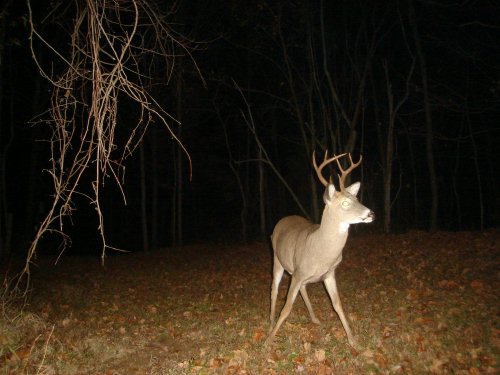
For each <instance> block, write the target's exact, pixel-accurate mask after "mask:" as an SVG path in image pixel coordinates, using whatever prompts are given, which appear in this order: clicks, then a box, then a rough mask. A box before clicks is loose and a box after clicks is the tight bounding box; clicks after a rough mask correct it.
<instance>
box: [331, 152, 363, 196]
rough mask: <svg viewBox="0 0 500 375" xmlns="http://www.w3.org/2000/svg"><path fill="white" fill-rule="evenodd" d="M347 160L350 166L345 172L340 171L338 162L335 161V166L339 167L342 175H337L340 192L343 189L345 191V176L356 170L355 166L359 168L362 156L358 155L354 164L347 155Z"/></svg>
mask: <svg viewBox="0 0 500 375" xmlns="http://www.w3.org/2000/svg"><path fill="white" fill-rule="evenodd" d="M343 155H345V154H343ZM349 160H350V162H351V166H350V167H349V168H347V169H346V170H344V169H342V166H341V165H340V162H339V161H338V160H337V165H338V166H339V169H340V172H341V174H342V175H338V176H339V184H340V191H344V189H345V186H344V182H345V179H346V177H347V175H348V174H349V173H351V172H352V171H353V169H354V168H356V167H357V166H359V165H360V164H361V161H362V160H363V155H360V156H359V160H358V162H357V163H354V162H353V161H352V156H351V154H350V153H349Z"/></svg>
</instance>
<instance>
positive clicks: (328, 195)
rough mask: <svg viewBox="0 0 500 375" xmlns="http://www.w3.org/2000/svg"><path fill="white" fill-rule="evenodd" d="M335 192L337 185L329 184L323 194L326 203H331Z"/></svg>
mask: <svg viewBox="0 0 500 375" xmlns="http://www.w3.org/2000/svg"><path fill="white" fill-rule="evenodd" d="M334 194H335V186H334V185H333V184H328V186H327V187H326V189H325V193H324V194H323V201H324V202H325V204H331V203H332V199H333V196H334Z"/></svg>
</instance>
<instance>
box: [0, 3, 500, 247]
mask: <svg viewBox="0 0 500 375" xmlns="http://www.w3.org/2000/svg"><path fill="white" fill-rule="evenodd" d="M130 3H131V2H130V1H123V9H124V13H123V14H119V15H118V14H117V13H114V12H111V11H110V12H109V13H108V17H110V19H111V20H112V21H113V22H114V23H112V24H113V25H114V26H112V27H111V28H110V29H109V30H107V32H109V33H110V34H112V35H115V36H116V35H119V33H120V31H123V30H126V31H128V32H129V31H130V30H129V25H130V22H131V19H132V18H130V12H129V11H128V10H127V9H128V8H127V7H128V6H129V5H130ZM150 3H151V4H153V5H154V6H155V7H156V8H155V9H157V11H158V12H159V14H164V15H165V17H166V18H165V19H166V20H167V22H168V23H169V25H170V27H171V30H172V31H171V32H172V35H173V36H174V38H177V40H178V41H180V42H182V43H184V45H185V46H186V49H183V48H178V47H176V46H172V44H171V42H172V41H171V40H167V39H165V40H164V41H165V44H166V45H167V47H168V48H170V47H171V48H172V50H171V51H173V52H174V55H175V57H174V56H170V60H168V62H166V61H165V60H162V59H160V58H158V56H157V55H155V53H151V52H157V53H159V52H160V51H161V48H160V46H159V45H158V43H156V44H155V43H153V42H151V40H152V36H151V31H148V30H151V26H149V29H148V25H147V24H146V22H143V24H142V25H141V28H140V34H139V36H138V37H137V39H135V41H136V42H140V43H144V46H145V47H146V48H149V53H137V55H136V56H137V60H136V61H134V62H133V64H134V65H133V66H136V67H139V68H140V69H141V72H142V73H143V74H144V76H143V77H142V78H140V79H139V78H138V76H133V74H130V77H129V78H130V79H132V80H135V81H134V82H135V83H142V84H143V86H144V88H145V89H146V90H147V91H148V92H149V93H150V95H151V97H152V98H154V99H155V100H156V101H157V102H158V103H159V105H161V106H162V107H163V108H164V109H165V110H166V111H167V112H168V113H169V114H171V115H172V117H173V118H176V119H178V120H179V121H180V122H181V123H182V125H180V126H179V125H178V124H177V123H176V122H175V121H173V120H172V121H170V122H169V123H170V125H171V128H172V129H173V132H174V134H175V135H176V136H177V137H179V139H180V140H181V142H182V144H183V146H184V147H185V149H186V150H187V152H188V153H189V155H190V159H191V161H192V169H191V168H190V167H189V159H188V158H187V157H186V154H185V153H184V152H183V151H182V149H181V148H180V147H179V144H178V143H177V142H176V141H175V140H174V139H173V137H172V134H171V133H169V131H168V130H167V129H166V128H165V127H164V126H162V125H161V123H160V122H159V121H158V120H157V119H154V118H153V120H152V122H151V123H150V124H149V126H148V128H147V130H146V132H145V134H144V137H143V138H142V148H141V147H137V148H136V149H135V150H134V152H133V153H132V154H131V155H130V156H127V157H126V158H125V159H124V160H123V163H122V166H123V167H124V169H120V171H122V172H123V171H124V173H123V174H121V175H120V181H121V182H123V185H122V187H123V192H124V195H125V197H126V204H125V202H124V199H123V196H122V194H121V192H120V189H119V188H118V184H117V182H116V181H115V180H114V179H113V178H112V176H110V175H108V176H107V178H106V179H105V180H104V181H103V182H102V185H101V186H102V189H101V193H100V202H101V205H102V211H103V214H104V220H105V221H104V223H105V228H106V235H107V238H108V241H109V244H110V245H111V246H116V247H120V248H126V249H127V250H143V249H144V248H145V246H147V247H149V248H156V247H161V246H170V245H173V244H180V243H193V242H201V241H229V242H231V241H234V242H239V241H244V240H247V241H254V240H267V238H268V236H269V234H270V233H271V231H272V228H273V226H274V224H275V223H276V222H277V220H279V219H280V218H281V217H283V216H284V215H288V214H300V215H307V216H308V217H309V218H311V219H313V220H315V221H317V220H318V219H319V215H320V212H321V209H322V198H321V197H322V195H323V187H322V185H321V184H320V183H319V181H317V179H316V177H315V175H314V170H313V169H312V163H311V151H312V150H316V153H317V154H319V155H322V154H323V152H324V150H325V149H328V150H330V152H335V153H340V152H352V154H353V157H354V158H355V159H357V158H358V157H359V155H360V154H362V155H363V164H362V167H361V168H359V169H358V170H356V172H354V173H353V176H352V178H353V181H358V180H360V181H361V183H362V191H361V193H360V199H361V200H362V202H363V203H364V204H365V205H366V206H367V207H370V208H371V209H372V210H373V211H375V213H376V215H377V220H376V221H375V222H374V223H372V224H370V225H363V226H362V228H361V226H360V227H359V228H357V229H356V230H355V231H356V233H362V232H363V231H365V232H366V231H371V232H382V231H384V230H387V229H389V230H390V231H391V232H403V231H409V230H430V229H439V230H451V231H456V230H481V229H486V228H491V227H496V226H498V225H499V219H500V194H499V189H498V187H499V183H500V181H499V169H498V165H499V163H500V157H499V155H500V153H499V152H498V148H499V145H500V143H499V141H500V45H499V41H500V17H499V16H500V6H499V5H498V2H495V1H482V2H477V1H465V2H448V1H446V2H444V1H443V2H440V1H437V2H435V1H433V2H427V1H386V2H372V1H324V2H322V1H269V2H266V1H255V2H247V1H196V0H195V1H180V2H178V3H177V4H176V6H175V7H172V4H171V2H167V1H154V2H150ZM382 3H383V4H384V5H378V4H382ZM75 4H80V5H82V6H83V4H85V2H83V1H73V2H57V1H50V2H49V1H36V4H32V5H33V9H32V10H33V23H34V26H35V29H36V30H37V32H38V33H40V35H41V36H43V38H44V39H45V40H46V41H47V42H49V43H50V45H51V48H53V49H51V48H49V47H48V46H47V45H46V44H45V43H43V42H41V40H40V38H38V37H36V36H33V51H31V49H30V44H29V32H30V27H29V22H28V21H27V20H28V9H27V7H26V5H25V3H24V2H18V1H7V2H6V3H4V5H2V6H1V9H2V17H1V19H0V22H1V25H0V38H1V39H0V47H1V49H0V64H1V65H0V70H1V72H0V74H1V76H0V82H1V91H0V101H1V107H0V118H1V129H0V136H1V139H0V150H1V168H2V169H1V174H2V175H1V179H2V184H1V190H0V193H1V198H2V200H1V203H0V208H1V215H2V221H1V222H0V236H1V239H2V241H1V242H2V244H3V246H4V249H5V244H6V243H7V242H8V243H9V247H10V251H14V250H16V251H17V249H19V251H24V250H25V248H26V247H27V245H28V243H29V242H30V241H31V240H32V239H33V236H34V235H35V233H36V229H37V228H38V227H39V223H40V221H41V220H43V218H44V217H45V215H47V213H48V212H49V210H50V207H51V205H52V197H53V192H54V187H53V184H52V179H51V177H50V173H49V172H48V171H47V170H48V169H50V168H51V163H50V158H51V153H50V152H51V149H50V142H48V140H50V139H51V137H52V132H53V127H52V125H53V124H52V123H51V122H50V118H51V117H50V116H51V114H50V108H51V106H52V105H53V104H54V102H53V101H52V99H51V98H53V95H54V92H55V90H54V87H53V85H51V83H50V82H49V81H48V80H47V79H46V78H44V77H42V76H41V74H40V70H39V68H38V67H37V65H36V64H35V63H34V60H33V58H32V53H34V54H35V55H36V56H37V59H38V62H39V63H40V66H41V67H42V68H43V69H44V71H45V72H49V73H50V74H51V75H52V77H60V76H61V75H62V73H63V72H64V71H65V70H66V69H67V64H65V63H64V61H63V60H62V59H61V58H60V56H63V57H64V58H65V59H67V60H69V57H70V56H71V55H70V52H71V49H70V45H71V43H72V41H71V38H70V35H71V32H72V31H73V30H74V27H75V19H76V15H77V14H78V11H81V8H78V7H77V6H75ZM120 22H122V23H123V25H122V27H120V26H117V25H119V23H120ZM87 31H88V30H87V29H86V28H85V27H83V28H82V30H81V35H82V38H84V37H85V35H87V34H85V33H86V32H87ZM117 43H118V42H117ZM148 43H150V44H148ZM169 45H170V46H169ZM54 50H57V51H59V52H58V53H59V54H60V56H59V55H57V54H56V53H54ZM100 52H101V53H102V55H103V60H104V59H105V58H106V57H105V56H106V53H107V52H108V51H107V50H106V49H105V47H103V50H102V51H100ZM188 52H189V53H188ZM86 63H88V64H89V65H85V66H81V67H80V68H81V69H82V71H85V69H90V68H91V59H89V60H88V61H86ZM130 63H131V64H132V62H130ZM144 77H147V78H144ZM87 85H88V82H87V83H85V82H84V81H83V80H82V81H79V82H78V83H77V84H76V86H74V87H73V88H74V89H75V91H76V88H78V90H81V91H79V92H80V94H79V96H78V98H79V100H81V101H82V103H83V102H84V101H85V100H89V98H90V97H91V95H90V91H89V89H88V87H89V86H87ZM118 98H119V100H118V107H117V108H118V113H117V129H118V130H117V131H116V137H115V139H114V144H115V146H116V151H113V156H116V157H117V158H119V156H121V155H122V154H123V150H124V148H125V146H126V141H127V139H128V137H129V135H130V132H131V131H132V129H134V127H135V126H137V119H138V114H139V111H138V108H137V106H136V105H135V104H134V103H133V101H131V100H130V99H129V98H127V97H126V95H124V94H120V95H119V97H118ZM84 104H85V103H84ZM88 104H89V103H88V102H87V103H86V105H88ZM82 108H85V106H82ZM85 113H86V112H85V109H83V111H82V112H79V114H78V115H76V121H77V124H78V125H77V126H79V127H80V128H79V129H80V131H81V130H82V129H83V128H82V126H83V125H82V124H86V119H85ZM390 124H392V126H393V128H392V130H391V127H390ZM141 126H142V125H141ZM141 129H142V128H141ZM391 132H392V133H391ZM391 134H392V135H391ZM78 140H79V136H75V137H74V138H73V139H72V143H71V146H70V148H69V149H70V151H69V152H70V155H71V153H74V152H75V150H76V149H77V146H78ZM389 141H392V143H391V144H392V152H390V153H389V151H390V149H388V148H389V147H390V146H389V144H390V143H389ZM429 146H430V147H431V149H429ZM429 150H431V151H429ZM388 155H390V156H391V158H390V162H388V161H387V160H388V159H387V156H388ZM429 157H431V158H432V160H433V164H434V169H435V170H434V183H435V187H436V191H435V192H434V193H435V196H434V198H433V190H432V182H431V181H432V180H433V176H432V173H431V172H429ZM91 165H93V164H91ZM389 171H390V172H392V180H391V182H390V183H389V184H387V183H385V182H384V181H387V179H386V178H387V173H388V172H389ZM330 173H332V174H333V175H335V173H336V171H335V170H334V169H332V170H330ZM191 174H192V177H191V178H190V175H191ZM94 180H95V174H94V173H93V172H92V168H89V169H88V170H87V172H86V173H85V174H84V175H83V176H82V179H81V181H80V183H79V185H78V189H79V191H80V193H81V194H79V195H75V196H74V198H73V200H72V207H73V211H72V214H71V216H67V217H65V218H64V219H63V224H64V231H65V232H66V233H68V234H69V235H70V236H71V238H72V239H73V244H72V247H71V248H70V249H69V251H70V252H71V251H75V252H80V253H81V252H89V253H96V252H98V251H100V246H101V243H100V238H99V233H98V225H99V224H98V218H97V216H96V215H95V213H96V210H95V206H93V205H92V203H91V200H92V199H89V197H88V196H86V195H90V196H91V194H92V181H94ZM284 182H285V183H286V184H287V185H288V188H287V187H286V186H285V183H284ZM312 186H314V188H312ZM388 189H389V191H390V192H391V196H390V206H391V211H390V213H391V222H390V223H391V225H390V228H384V215H387V212H385V211H384V194H385V193H386V192H387V191H388ZM290 190H291V191H292V192H293V195H295V197H296V198H295V199H294V198H293V195H292V194H291V192H290ZM436 193H437V194H436ZM433 199H434V200H437V216H436V218H435V219H436V222H435V227H434V228H433V223H432V217H431V216H432V215H431V213H432V202H433ZM299 203H300V204H299ZM300 207H302V209H301V208H300ZM318 207H319V211H318ZM304 211H305V212H304ZM144 215H145V216H144ZM143 217H146V220H145V221H144V220H142V219H143ZM58 225H59V223H58V222H55V223H54V226H55V227H56V228H59V227H58ZM144 233H147V234H146V236H147V241H144V235H143V234H144ZM59 241H60V240H59V237H58V236H57V235H52V234H50V233H47V234H46V235H45V236H44V240H43V241H42V242H41V244H40V246H41V248H42V249H43V250H47V251H50V250H51V249H54V248H57V246H58V244H59Z"/></svg>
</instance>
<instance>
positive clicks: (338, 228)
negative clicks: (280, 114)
mask: <svg viewBox="0 0 500 375" xmlns="http://www.w3.org/2000/svg"><path fill="white" fill-rule="evenodd" d="M345 155H347V154H346V153H343V154H340V155H333V157H330V158H329V157H328V150H326V151H325V155H324V158H323V162H322V163H321V164H320V165H319V166H318V165H317V163H316V155H315V152H314V151H313V154H312V163H313V166H314V169H315V171H316V174H317V176H318V179H319V181H320V182H321V183H322V184H323V185H324V186H325V192H324V194H323V201H324V203H325V208H324V210H323V214H322V217H321V222H320V224H314V223H312V222H310V221H308V220H307V219H305V218H304V217H302V216H298V215H293V216H286V217H284V218H282V219H281V220H279V221H278V223H277V224H276V226H275V227H274V230H273V233H272V235H271V243H272V247H273V254H274V265H273V281H272V286H271V312H270V331H269V335H268V337H267V339H266V342H265V345H266V346H269V345H270V344H271V343H272V342H273V340H274V337H275V335H276V332H278V330H279V328H280V327H281V325H282V324H283V322H284V321H285V320H286V318H287V317H288V315H289V314H290V311H291V310H292V306H293V303H294V302H295V299H296V298H297V294H298V293H299V292H300V294H301V296H302V299H303V300H304V303H305V305H306V307H307V310H308V312H309V315H310V317H311V321H312V322H313V323H315V324H320V321H319V320H318V318H317V317H316V315H315V314H314V311H313V308H312V306H311V302H310V300H309V296H308V295H307V290H306V285H307V284H310V283H316V282H319V281H323V283H324V285H325V289H326V291H327V293H328V295H329V297H330V299H331V302H332V305H333V308H334V310H335V311H336V313H337V315H338V316H339V318H340V321H341V322H342V326H343V327H344V330H345V333H346V334H347V340H348V342H349V344H350V345H351V346H352V347H353V348H356V349H359V346H358V343H357V342H356V340H355V338H354V336H353V334H352V331H351V328H350V327H349V323H348V321H347V318H346V316H345V314H344V310H343V309H342V304H341V302H340V297H339V293H338V290H337V282H336V280H335V270H336V268H337V266H338V265H339V264H340V262H341V260H342V250H343V249H344V246H345V243H346V241H347V237H348V234H349V226H350V225H351V224H356V223H370V222H372V221H373V220H374V219H375V214H374V212H373V211H372V210H370V209H369V208H367V207H365V206H364V205H362V204H361V203H360V202H359V201H358V199H357V198H356V195H357V194H358V191H359V188H360V186H361V183H360V182H355V183H353V184H352V185H350V186H348V187H345V186H344V184H345V181H346V178H347V176H348V175H349V174H350V173H351V172H352V171H353V170H354V169H355V168H356V167H358V166H359V165H360V164H361V161H362V159H363V157H362V156H360V158H359V161H358V162H357V163H354V162H353V160H352V157H351V154H350V153H349V154H348V155H349V161H350V166H349V167H348V168H347V169H343V168H342V165H341V163H340V162H339V159H340V158H341V157H343V156H345ZM333 161H336V162H337V166H338V168H339V170H340V174H339V175H338V177H339V185H340V190H336V189H335V186H334V184H333V182H332V180H331V178H330V181H327V180H326V179H325V177H324V176H323V174H322V170H323V169H324V167H325V166H327V165H328V164H330V163H332V162H333ZM285 270H286V271H287V273H289V274H290V275H291V281H290V286H289V289H288V294H287V297H286V302H285V305H284V306H283V309H282V310H281V313H280V316H279V318H278V321H277V322H276V324H274V316H275V308H276V298H277V295H278V288H279V285H280V282H281V278H282V276H283V273H284V271H285Z"/></svg>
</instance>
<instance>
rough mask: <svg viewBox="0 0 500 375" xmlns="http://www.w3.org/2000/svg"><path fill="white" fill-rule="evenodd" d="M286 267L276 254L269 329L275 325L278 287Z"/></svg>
mask: <svg viewBox="0 0 500 375" xmlns="http://www.w3.org/2000/svg"><path fill="white" fill-rule="evenodd" d="M284 270H285V269H284V268H283V266H282V265H281V263H280V261H279V260H278V257H277V256H276V255H274V266H273V284H272V286H271V313H270V315H269V321H270V322H271V324H270V328H269V330H272V329H273V326H274V316H275V311H276V298H277V297H278V288H279V286H280V282H281V278H282V277H283V271H284Z"/></svg>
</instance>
